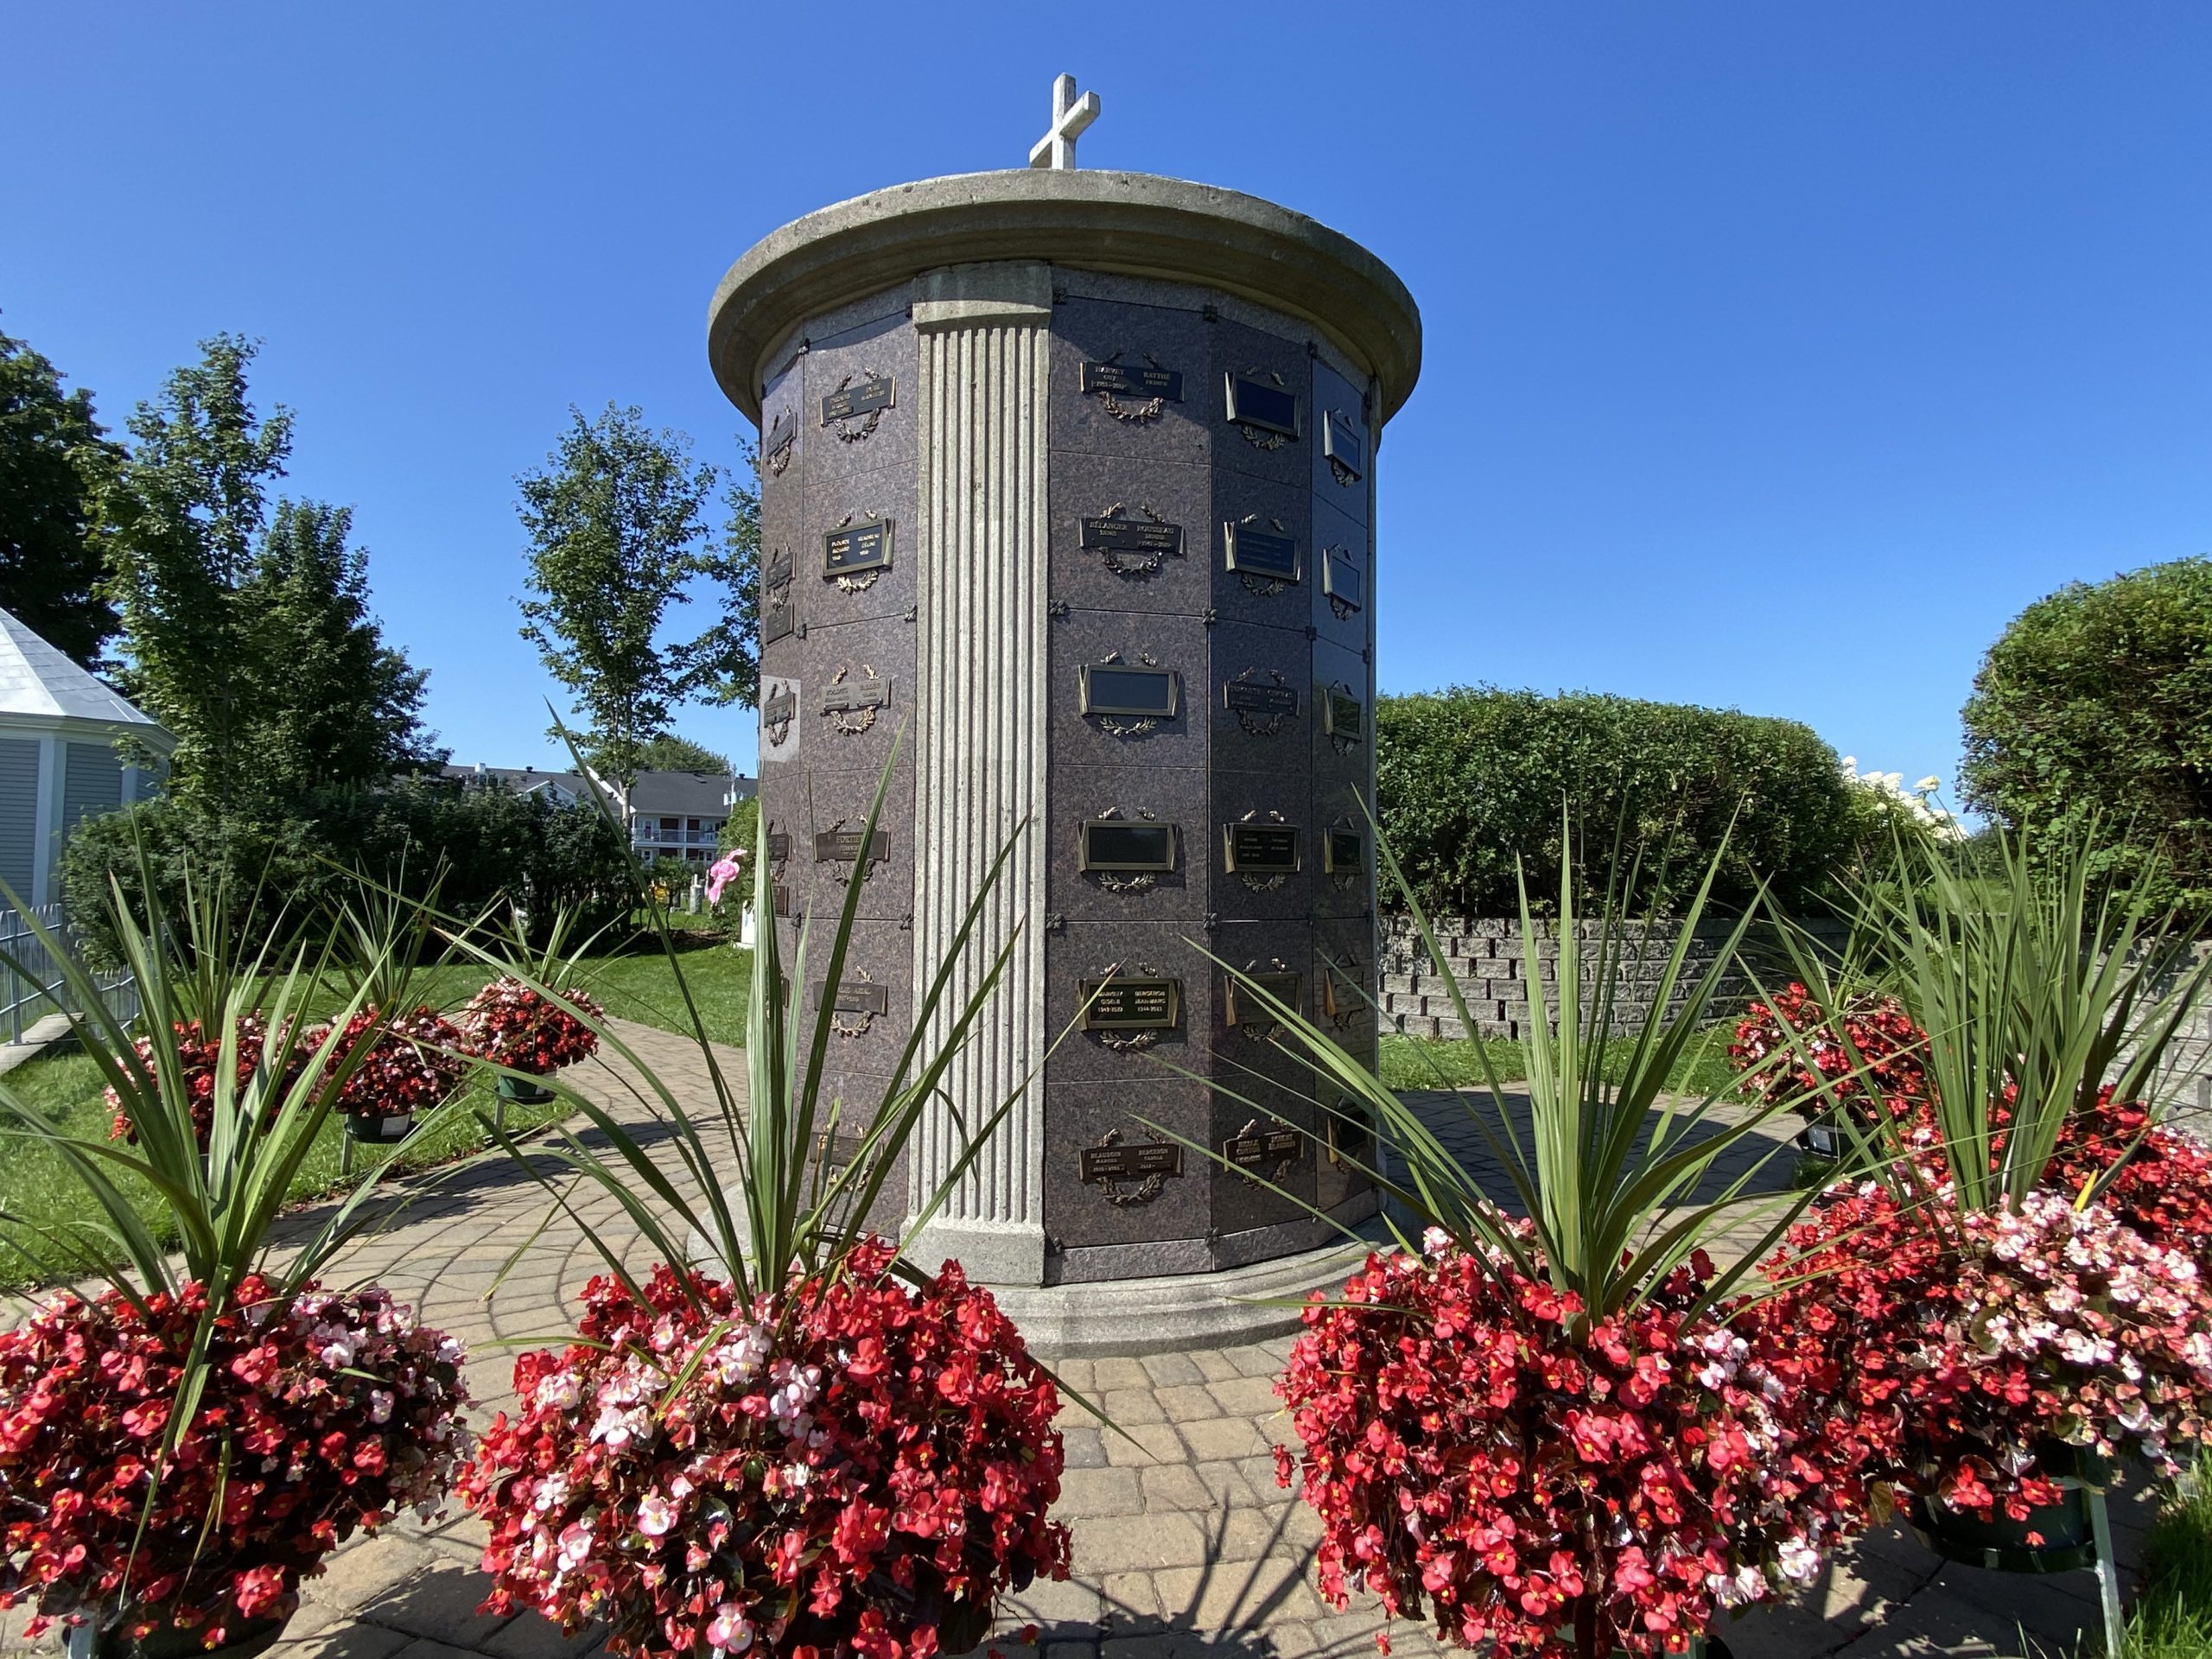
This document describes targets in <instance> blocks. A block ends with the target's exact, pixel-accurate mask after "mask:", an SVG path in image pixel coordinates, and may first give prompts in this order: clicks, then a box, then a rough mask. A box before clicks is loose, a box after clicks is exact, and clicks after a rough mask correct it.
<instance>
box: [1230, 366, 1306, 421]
mask: <svg viewBox="0 0 2212 1659" xmlns="http://www.w3.org/2000/svg"><path fill="white" fill-rule="evenodd" d="M1224 381H1225V383H1226V384H1225V387H1224V391H1225V396H1226V397H1227V400H1228V408H1229V418H1230V420H1232V421H1234V422H1236V424H1237V425H1239V426H1253V427H1257V428H1259V429H1260V430H1262V432H1274V433H1279V434H1280V435H1282V436H1283V437H1286V438H1294V437H1297V436H1298V435H1299V426H1298V394H1297V393H1296V392H1294V391H1286V390H1284V388H1282V387H1281V386H1275V385H1268V383H1267V382H1266V381H1264V380H1255V379H1253V378H1251V377H1250V376H1249V375H1242V374H1238V373H1236V372H1235V371H1234V370H1231V371H1230V372H1229V373H1228V374H1226V375H1225V376H1224Z"/></svg>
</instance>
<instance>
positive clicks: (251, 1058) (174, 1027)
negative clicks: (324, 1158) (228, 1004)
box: [101, 1011, 321, 1147]
mask: <svg viewBox="0 0 2212 1659" xmlns="http://www.w3.org/2000/svg"><path fill="white" fill-rule="evenodd" d="M169 1031H170V1033H171V1036H172V1038H173V1041H172V1042H171V1043H170V1044H169V1045H168V1048H169V1049H170V1052H172V1053H174V1054H175V1058H176V1065H177V1070H178V1071H179V1072H180V1073H181V1080H182V1083H183V1086H184V1089H185V1091H186V1093H187V1094H188V1096H190V1099H191V1105H192V1126H193V1128H194V1132H195V1133H196V1135H198V1138H199V1141H200V1145H201V1146H202V1147H205V1146H206V1145H207V1136H208V1134H209V1132H210V1131H211V1130H212V1129H213V1127H214V1122H215V1079H216V1077H217V1076H218V1075H219V1072H220V1071H221V1070H222V1066H223V1045H224V1039H223V1038H222V1037H220V1036H210V1035H209V1034H208V1033H207V1031H206V1030H204V1029H203V1028H202V1027H201V1026H200V1021H199V1020H171V1021H170V1022H169ZM320 1034H321V1033H320V1032H319V1031H311V1032H309V1033H308V1035H307V1037H306V1039H304V1040H302V1041H298V1042H294V1043H291V1044H289V1045H286V1044H283V1043H281V1042H280V1043H279V1044H278V1047H279V1048H280V1049H283V1051H284V1071H285V1073H286V1075H287V1076H290V1075H292V1074H294V1073H296V1072H297V1071H298V1070H299V1069H300V1067H302V1066H303V1065H306V1064H307V1058H308V1052H309V1049H310V1047H311V1046H312V1045H313V1042H314V1039H315V1038H316V1037H318V1036H319V1035H320ZM229 1041H230V1044H231V1046H232V1050H233V1052H234V1054H235V1059H234V1062H233V1063H234V1064H235V1065H236V1067H237V1071H238V1082H239V1084H241V1085H244V1084H250V1083H251V1082H252V1080H253V1074H254V1073H255V1072H256V1071H259V1070H260V1069H261V1063H262V1061H263V1059H264V1058H265V1056H266V1053H267V1051H268V1048H269V1024H268V1021H267V1020H264V1019H263V1018H262V1016H261V1014H260V1013H259V1012H258V1011H254V1012H249V1013H245V1014H239V1015H238V1016H237V1017H236V1018H235V1019H233V1020H231V1021H230V1037H229ZM155 1048H156V1043H155V1041H154V1039H152V1038H151V1037H140V1038H138V1039H136V1040H134V1041H133V1043H132V1044H131V1051H132V1052H134V1053H135V1054H137V1057H138V1064H139V1065H140V1067H141V1068H142V1070H144V1071H151V1070H152V1069H153V1066H154V1051H155ZM101 1093H102V1096H103V1097H104V1098H105V1100H106V1102H107V1108H108V1110H109V1112H110V1113H111V1114H112V1115H113V1116H112V1118H111V1122H110V1125H109V1128H108V1138H109V1139H110V1140H113V1141H129V1142H130V1143H131V1144H133V1145H136V1144H137V1140H138V1135H137V1130H136V1129H134V1128H132V1127H131V1123H130V1112H129V1111H128V1110H126V1109H124V1103H123V1096H122V1094H121V1092H120V1091H119V1090H117V1088H116V1087H115V1085H114V1084H109V1085H108V1086H107V1088H105V1090H102V1091H101Z"/></svg>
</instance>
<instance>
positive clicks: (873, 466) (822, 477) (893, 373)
mask: <svg viewBox="0 0 2212 1659" xmlns="http://www.w3.org/2000/svg"><path fill="white" fill-rule="evenodd" d="M804 369H805V376H806V402H805V404H804V407H803V409H802V410H801V416H802V422H803V424H804V426H805V427H806V429H807V435H808V438H809V443H808V447H807V450H806V454H805V457H804V463H803V464H804V467H805V474H806V487H807V493H808V494H809V495H818V494H819V493H822V492H823V491H824V490H830V491H834V490H836V488H837V486H838V485H839V484H840V483H841V482H842V481H843V480H849V479H852V478H855V477H858V476H861V475H862V474H868V473H874V472H880V471H883V470H885V469H886V468H891V469H898V468H904V469H905V471H906V473H907V474H908V475H909V476H911V475H912V473H913V470H914V455H915V448H914V433H915V429H916V428H917V426H918V424H919V422H918V414H919V411H920V407H921V404H920V388H919V386H918V384H917V382H916V378H915V376H916V372H917V371H916V366H915V335H914V330H913V328H912V325H910V324H909V323H908V322H907V321H906V313H905V311H904V309H903V308H902V309H901V310H900V311H899V314H898V315H895V316H888V317H878V318H876V319H875V320H874V321H870V322H866V323H863V324H861V325H860V326H859V327H855V328H849V329H847V330H845V331H844V332H843V333H842V334H837V335H836V337H835V338H834V339H833V340H826V341H825V340H820V339H817V340H815V342H814V344H813V346H811V347H810V349H809V351H808V352H807V353H806V358H805V362H804ZM884 375H887V376H889V377H890V378H891V382H892V397H893V401H892V404H891V405H890V407H888V408H887V409H881V410H871V411H870V412H869V413H868V414H865V415H861V416H853V417H849V418H847V419H843V420H833V421H828V422H825V421H824V420H823V399H825V398H827V397H832V396H834V395H835V394H836V393H837V392H838V391H841V390H843V391H850V390H852V389H854V388H855V387H857V386H859V385H861V384H862V383H864V382H865V381H867V380H868V379H870V378H874V377H877V376H884Z"/></svg>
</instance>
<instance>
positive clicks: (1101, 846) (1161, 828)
mask: <svg viewBox="0 0 2212 1659" xmlns="http://www.w3.org/2000/svg"><path fill="white" fill-rule="evenodd" d="M1076 867H1077V868H1078V869H1082V870H1151V871H1166V870H1172V869H1173V868H1175V826H1174V825H1173V824H1172V823H1144V822H1142V821H1141V820H1140V819H1135V818H1086V819H1085V820H1084V825H1083V840H1082V844H1081V846H1080V847H1079V848H1078V849H1077V864H1076Z"/></svg>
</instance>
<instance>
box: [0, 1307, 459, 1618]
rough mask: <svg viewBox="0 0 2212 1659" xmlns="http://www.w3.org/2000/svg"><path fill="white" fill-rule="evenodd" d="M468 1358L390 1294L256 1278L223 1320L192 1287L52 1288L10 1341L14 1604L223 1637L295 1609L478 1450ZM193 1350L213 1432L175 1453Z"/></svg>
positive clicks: (5, 1391)
mask: <svg viewBox="0 0 2212 1659" xmlns="http://www.w3.org/2000/svg"><path fill="white" fill-rule="evenodd" d="M195 1340H198V1341H200V1343H202V1344H204V1346H203V1347H202V1350H201V1352H200V1357H199V1358H198V1360H197V1361H196V1362H195V1361H194V1359H193V1350H194V1343H195ZM460 1358H461V1354H460V1348H459V1344H456V1343H454V1342H453V1341H452V1340H451V1339H450V1338H447V1337H445V1336H443V1335H442V1334H441V1333H440V1332H436V1331H433V1330H430V1329H429V1328H428V1327H427V1326H423V1325H416V1323H415V1321H414V1319H412V1318H411V1317H410V1316H409V1314H408V1313H407V1312H406V1310H405V1309H404V1308H401V1307H398V1306H395V1305H394V1304H393V1302H392V1300H391V1297H390V1296H388V1295H386V1294H385V1293H384V1292H382V1291H380V1290H376V1289H369V1290H365V1291H359V1292H355V1293H353V1294H346V1295H339V1294H332V1293H329V1292H327V1291H323V1290H321V1289H319V1288H317V1287H315V1286H314V1285H312V1284H307V1285H300V1286H296V1287H293V1288H292V1289H291V1290H289V1292H287V1291H285V1290H284V1289H283V1288H282V1287H278V1286H277V1285H275V1284H272V1283H271V1282H270V1281H267V1280H265V1279H263V1278H260V1277H258V1276H249V1277H247V1278H245V1279H244V1280H242V1281H239V1282H238V1284H237V1285H236V1286H235V1287H232V1291H231V1294H230V1296H229V1298H228V1300H227V1302H226V1305H225V1306H222V1307H220V1308H219V1309H215V1310H213V1311H212V1316H211V1310H210V1309H209V1307H208V1306H207V1295H206V1293H205V1291H204V1290H203V1289H202V1288H201V1287H200V1286H199V1285H198V1284H197V1283H190V1282H188V1283H187V1284H186V1285H185V1286H184V1287H182V1288H181V1291H180V1292H179V1293H178V1294H175V1295H172V1294H169V1293H168V1292H158V1293H156V1294H154V1295H152V1296H150V1297H148V1298H146V1299H145V1300H143V1302H141V1301H138V1300H134V1299H132V1298H130V1297H127V1296H125V1295H124V1294H122V1293H121V1292H119V1291H116V1290H108V1291H105V1292H103V1293H101V1294H99V1295H97V1296H94V1297H92V1298H91V1299H89V1300H86V1299H85V1298H81V1297H79V1296H76V1295H73V1294H61V1295H58V1296H55V1297H54V1298H53V1299H52V1300H49V1301H47V1302H45V1303H43V1304H42V1305H41V1306H39V1307H38V1308H37V1309H36V1310H35V1312H34V1313H32V1315H31V1317H30V1318H29V1319H28V1320H27V1321H26V1322H25V1323H23V1324H22V1325H17V1326H16V1328H15V1329H13V1330H11V1331H9V1332H4V1333H0V1401H4V1402H6V1405H7V1410H6V1413H5V1414H4V1415H3V1416H0V1548H4V1550H5V1552H6V1559H5V1562H4V1564H0V1605H15V1604H16V1602H17V1601H19V1600H21V1601H28V1602H29V1603H31V1604H32V1605H35V1607H36V1608H37V1609H38V1617H36V1618H34V1619H33V1620H32V1621H31V1623H30V1624H29V1627H28V1629H27V1631H26V1633H27V1634H29V1635H31V1636H36V1635H38V1634H39V1633H40V1632H41V1630H44V1629H45V1628H46V1626H47V1624H48V1620H49V1619H51V1618H55V1617H70V1616H75V1617H79V1618H83V1617H87V1616H97V1615H98V1614H99V1611H101V1610H102V1609H103V1608H106V1607H111V1606H116V1607H121V1608H124V1609H127V1610H128V1611H127V1612H126V1613H125V1614H124V1618H123V1620H122V1621H121V1624H120V1627H119V1633H120V1634H121V1635H123V1636H124V1637H128V1638H132V1639H136V1638H137V1637H144V1636H147V1635H149V1634H152V1633H153V1632H155V1631H156V1630H162V1629H165V1628H166V1629H177V1630H190V1631H193V1632H194V1634H195V1635H197V1636H198V1637H199V1638H200V1644H201V1645H204V1646H207V1647H220V1646H223V1645H224V1644H225V1643H226V1642H229V1641H232V1640H234V1639H235V1638H236V1637H238V1634H239V1632H240V1630H241V1628H242V1627H243V1626H245V1625H249V1624H251V1623H253V1622H254V1621H257V1620H265V1619H267V1618H270V1617H271V1616H281V1615H282V1614H283V1613H285V1612H287V1611H289V1610H290V1608H291V1606H292V1605H294V1603H295V1602H296V1599H297V1593H298V1590H299V1586H300V1581H301V1580H302V1579H303V1578H306V1577H308V1576H310V1575H312V1574H313V1573H316V1572H318V1571H320V1570H321V1560H322V1558H323V1556H324V1555H326V1554H328V1552H329V1551H331V1550H332V1549H334V1548H336V1547H337V1546H338V1545H339V1544H340V1542H342V1541H344V1540H345V1539H346V1537H348V1536H350V1535H352V1534H353V1532H354V1531H355V1530H357V1529H363V1528H370V1529H373V1528H374V1527H376V1526H377V1525H378V1524H379V1523H380V1522H383V1521H385V1520H387V1519H389V1518H391V1516H393V1515H395V1514H396V1513H397V1512H398V1511H399V1510H402V1509H405V1508H410V1507H411V1508H414V1509H416V1510H421V1511H423V1513H425V1514H427V1513H428V1512H429V1510H431V1509H432V1508H433V1507H435V1503H436V1502H437V1500H438V1498H439V1497H440V1496H441V1495H442V1493H443V1491H445V1488H446V1484H447V1483H448V1480H449V1479H450V1478H451V1477H452V1474H453V1470H454V1459H455V1454H456V1453H457V1452H460V1451H461V1450H462V1449H463V1447H464V1446H465V1437H464V1436H463V1435H462V1434H461V1430H460V1412H461V1406H462V1405H463V1404H464V1403H465V1402H466V1399H467V1395H466V1394H465V1392H464V1391H463V1389H462V1388H461V1374H460ZM188 1363H199V1364H201V1365H204V1366H205V1367H206V1370H207V1382H206V1384H205V1387H204V1389H203V1391H202V1393H201V1395H200V1417H201V1420H202V1421H203V1422H204V1423H205V1424H206V1425H207V1427H208V1429H209V1430H211V1431H214V1432H213V1433H207V1434H200V1435H188V1436H186V1437H184V1438H182V1439H181V1440H177V1441H176V1442H175V1444H174V1445H172V1446H167V1447H166V1448H165V1446H164V1430H165V1429H166V1427H168V1420H169V1415H170V1413H171V1411H172V1409H173V1408H172V1405H171V1402H172V1401H173V1400H174V1399H175V1395H176V1394H177V1392H178V1389H179V1387H180V1385H181V1383H182V1382H183V1380H184V1377H185V1374H186V1368H187V1366H188Z"/></svg>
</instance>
